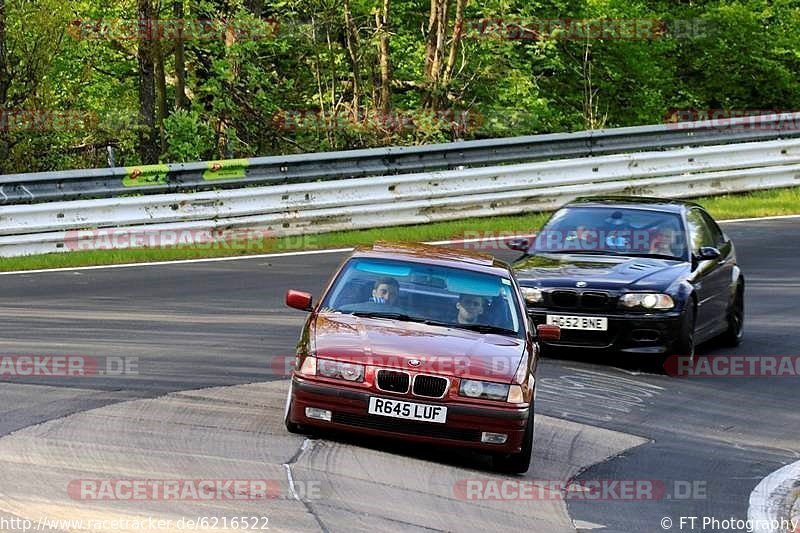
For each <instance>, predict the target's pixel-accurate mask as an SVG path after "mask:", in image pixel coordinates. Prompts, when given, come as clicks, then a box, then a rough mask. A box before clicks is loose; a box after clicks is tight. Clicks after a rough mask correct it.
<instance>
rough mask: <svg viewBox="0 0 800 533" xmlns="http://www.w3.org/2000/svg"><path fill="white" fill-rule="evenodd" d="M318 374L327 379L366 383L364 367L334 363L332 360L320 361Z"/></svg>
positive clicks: (341, 362) (318, 361)
mask: <svg viewBox="0 0 800 533" xmlns="http://www.w3.org/2000/svg"><path fill="white" fill-rule="evenodd" d="M317 374H318V375H320V376H323V377H326V378H336V379H343V380H345V381H353V382H356V383H361V382H362V381H364V365H358V364H355V363H346V362H343V361H333V360H331V359H318V360H317Z"/></svg>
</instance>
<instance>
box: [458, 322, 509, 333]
mask: <svg viewBox="0 0 800 533" xmlns="http://www.w3.org/2000/svg"><path fill="white" fill-rule="evenodd" d="M451 326H452V327H454V328H461V329H468V330H470V331H477V332H479V333H499V334H501V335H516V334H517V332H516V331H514V330H513V329H508V328H503V327H500V326H492V325H490V324H451Z"/></svg>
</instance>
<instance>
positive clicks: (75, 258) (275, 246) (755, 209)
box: [0, 187, 800, 272]
mask: <svg viewBox="0 0 800 533" xmlns="http://www.w3.org/2000/svg"><path fill="white" fill-rule="evenodd" d="M694 201H695V202H697V203H699V204H701V205H703V206H704V207H705V208H706V209H708V211H709V212H710V213H711V214H712V216H714V217H715V218H716V219H717V220H725V219H731V218H753V217H763V216H775V215H796V214H800V187H792V188H787V189H775V190H770V191H757V192H752V193H745V194H735V195H734V194H728V195H722V196H712V197H706V198H699V199H695V200H694ZM548 216H549V214H548V213H530V214H525V215H513V216H499V217H488V218H471V219H463V220H454V221H448V222H434V223H430V224H420V225H413V226H395V227H387V228H375V229H367V230H351V231H339V232H334V233H322V234H318V235H302V236H298V237H283V238H277V239H261V240H258V241H252V242H249V243H238V245H234V244H230V245H227V244H226V243H217V244H215V245H193V246H179V247H172V248H132V249H124V250H87V251H74V252H66V253H52V254H43V255H34V256H25V257H12V258H5V259H0V271H2V272H8V271H14V270H34V269H47V268H64V267H78V266H89V265H112V264H122V263H141V262H153V261H172V260H180V259H201V258H211V257H229V256H237V255H253V254H264V253H279V252H289V251H301V250H315V249H325V248H347V247H351V246H358V245H362V244H371V243H373V242H375V241H376V240H392V241H418V242H419V241H440V240H450V239H459V238H469V237H470V236H476V237H478V236H488V235H496V234H501V233H504V232H505V233H526V232H532V231H536V230H537V229H539V228H540V227H541V225H542V224H543V223H544V221H545V220H546V219H547V217H548Z"/></svg>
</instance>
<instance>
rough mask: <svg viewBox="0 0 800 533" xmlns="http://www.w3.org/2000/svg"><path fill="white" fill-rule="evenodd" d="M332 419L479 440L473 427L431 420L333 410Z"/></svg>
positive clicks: (412, 432)
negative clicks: (466, 427)
mask: <svg viewBox="0 0 800 533" xmlns="http://www.w3.org/2000/svg"><path fill="white" fill-rule="evenodd" d="M332 421H333V422H334V423H335V424H344V425H348V426H356V427H361V428H368V429H375V430H380V431H391V432H392V433H408V434H411V435H421V436H423V437H433V438H437V439H451V440H463V441H470V442H479V441H480V440H481V432H480V431H478V430H474V429H460V428H452V427H447V426H446V425H444V424H436V423H432V422H427V423H426V422H411V421H407V420H400V419H397V418H387V417H382V416H362V415H353V414H349V413H337V412H336V411H334V412H333V416H332Z"/></svg>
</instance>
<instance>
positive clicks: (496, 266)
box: [353, 241, 510, 276]
mask: <svg viewBox="0 0 800 533" xmlns="http://www.w3.org/2000/svg"><path fill="white" fill-rule="evenodd" d="M353 257H380V258H382V259H399V260H406V261H416V262H420V263H433V264H436V265H439V266H449V267H453V268H464V269H468V270H475V271H478V272H486V273H489V274H495V275H502V276H508V275H509V274H510V267H509V266H508V264H507V263H504V262H503V261H500V260H498V259H495V258H494V257H492V256H491V255H488V254H483V253H480V252H474V251H471V250H457V249H454V248H446V247H443V246H431V245H428V244H419V243H395V242H381V241H379V242H376V243H375V244H373V245H372V246H371V247H359V248H357V249H356V251H355V252H354V253H353Z"/></svg>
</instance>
